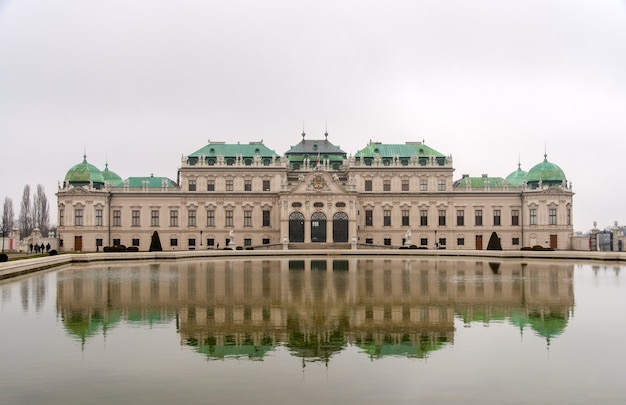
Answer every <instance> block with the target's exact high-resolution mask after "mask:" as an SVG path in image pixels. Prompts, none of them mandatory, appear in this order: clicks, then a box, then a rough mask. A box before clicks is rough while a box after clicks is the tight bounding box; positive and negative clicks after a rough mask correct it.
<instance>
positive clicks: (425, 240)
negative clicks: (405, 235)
mask: <svg viewBox="0 0 626 405" xmlns="http://www.w3.org/2000/svg"><path fill="white" fill-rule="evenodd" d="M420 246H428V238H420Z"/></svg>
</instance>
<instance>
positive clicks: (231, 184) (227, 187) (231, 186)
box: [226, 179, 233, 191]
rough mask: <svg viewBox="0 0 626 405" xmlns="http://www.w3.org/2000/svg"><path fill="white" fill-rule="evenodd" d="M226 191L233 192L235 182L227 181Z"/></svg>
mask: <svg viewBox="0 0 626 405" xmlns="http://www.w3.org/2000/svg"><path fill="white" fill-rule="evenodd" d="M226 191H233V180H232V179H228V180H226Z"/></svg>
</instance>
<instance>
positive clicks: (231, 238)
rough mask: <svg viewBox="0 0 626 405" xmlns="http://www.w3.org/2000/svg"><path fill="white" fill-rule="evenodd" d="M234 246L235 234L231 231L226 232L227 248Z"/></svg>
mask: <svg viewBox="0 0 626 405" xmlns="http://www.w3.org/2000/svg"><path fill="white" fill-rule="evenodd" d="M234 245H235V232H233V230H232V229H231V230H230V231H229V232H228V246H234Z"/></svg>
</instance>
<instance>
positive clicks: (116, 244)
mask: <svg viewBox="0 0 626 405" xmlns="http://www.w3.org/2000/svg"><path fill="white" fill-rule="evenodd" d="M121 244H122V240H121V239H113V246H119V245H121Z"/></svg>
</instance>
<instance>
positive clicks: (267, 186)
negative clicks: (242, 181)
mask: <svg viewBox="0 0 626 405" xmlns="http://www.w3.org/2000/svg"><path fill="white" fill-rule="evenodd" d="M263 191H270V181H269V180H263Z"/></svg>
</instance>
